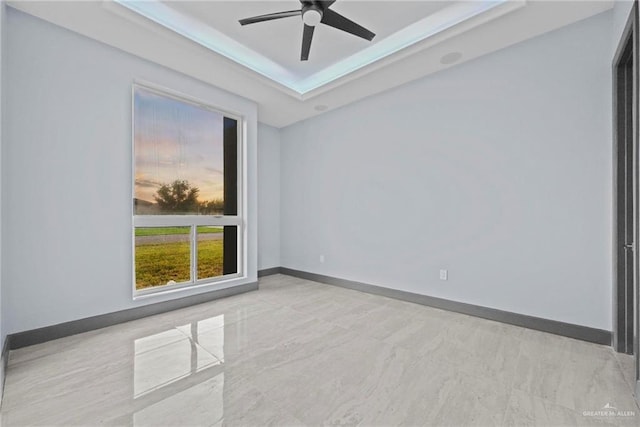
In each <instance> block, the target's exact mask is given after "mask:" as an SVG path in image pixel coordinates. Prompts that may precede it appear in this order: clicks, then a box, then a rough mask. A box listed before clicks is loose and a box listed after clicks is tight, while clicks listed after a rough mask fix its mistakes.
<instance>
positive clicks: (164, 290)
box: [133, 274, 247, 301]
mask: <svg viewBox="0 0 640 427" xmlns="http://www.w3.org/2000/svg"><path fill="white" fill-rule="evenodd" d="M246 279H247V276H241V275H235V274H234V275H230V277H225V278H223V279H217V280H211V281H206V282H196V283H177V284H175V285H164V286H158V287H157V290H156V289H155V288H150V289H147V290H142V291H137V290H134V291H133V300H134V301H138V300H145V299H151V298H154V297H159V296H166V295H172V294H178V295H179V294H183V293H185V292H188V291H192V290H196V289H206V288H215V289H226V288H230V287H233V286H237V285H242V284H245V283H246ZM211 290H213V289H211Z"/></svg>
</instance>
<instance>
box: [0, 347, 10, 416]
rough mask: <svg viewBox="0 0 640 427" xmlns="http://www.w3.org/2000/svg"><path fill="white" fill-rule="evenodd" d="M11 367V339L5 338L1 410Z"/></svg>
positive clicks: (0, 399) (0, 379)
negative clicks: (8, 369) (8, 368)
mask: <svg viewBox="0 0 640 427" xmlns="http://www.w3.org/2000/svg"><path fill="white" fill-rule="evenodd" d="M8 366H9V337H8V336H7V337H5V339H4V344H3V345H2V378H0V381H1V382H2V394H0V408H1V407H2V402H3V401H4V385H5V378H7V367H8Z"/></svg>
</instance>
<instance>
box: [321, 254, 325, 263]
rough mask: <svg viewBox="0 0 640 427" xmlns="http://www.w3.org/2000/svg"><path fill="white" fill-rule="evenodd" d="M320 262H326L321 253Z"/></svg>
mask: <svg viewBox="0 0 640 427" xmlns="http://www.w3.org/2000/svg"><path fill="white" fill-rule="evenodd" d="M320 262H321V263H323V264H324V255H320Z"/></svg>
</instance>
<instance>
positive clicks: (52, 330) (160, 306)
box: [7, 282, 258, 350]
mask: <svg viewBox="0 0 640 427" xmlns="http://www.w3.org/2000/svg"><path fill="white" fill-rule="evenodd" d="M257 289H258V282H253V283H247V284H244V285H238V286H233V287H231V288H226V289H219V290H215V291H211V292H205V293H202V294H198V295H191V296H188V297H184V298H178V299H174V300H170V301H163V302H158V303H154V304H149V305H143V306H140V307H135V308H130V309H127V310H122V311H116V312H114V313H107V314H101V315H98V316H93V317H87V318H85V319H79V320H72V321H70V322H65V323H60V324H57V325H52V326H45V327H44V328H39V329H32V330H30V331H24V332H17V333H15V334H10V335H9V336H7V342H8V343H9V344H8V348H9V349H10V350H16V349H18V348H22V347H27V346H30V345H34V344H40V343H43V342H47V341H51V340H55V339H58V338H64V337H68V336H70V335H76V334H80V333H83V332H89V331H93V330H95V329H101V328H105V327H107V326H112V325H117V324H118V323H124V322H129V321H131V320H136V319H141V318H143V317H148V316H153V315H155V314H161V313H166V312H167V311H173V310H177V309H180V308H184V307H189V306H192V305H197V304H202V303H205V302H209V301H213V300H216V299H220V298H225V297H230V296H233V295H238V294H242V293H245V292H250V291H255V290H257Z"/></svg>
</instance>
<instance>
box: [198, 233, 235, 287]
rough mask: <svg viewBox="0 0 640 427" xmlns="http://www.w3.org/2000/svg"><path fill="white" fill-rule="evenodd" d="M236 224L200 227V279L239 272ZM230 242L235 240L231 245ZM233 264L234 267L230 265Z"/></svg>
mask: <svg viewBox="0 0 640 427" xmlns="http://www.w3.org/2000/svg"><path fill="white" fill-rule="evenodd" d="M237 228H238V227H236V226H226V227H216V226H199V227H198V279H199V280H202V279H209V278H212V277H218V276H222V275H224V274H233V273H237V272H238V267H237V264H238V263H237V259H238V256H237V253H238V251H237ZM229 242H233V247H230V245H229ZM231 264H232V267H230V265H231Z"/></svg>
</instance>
